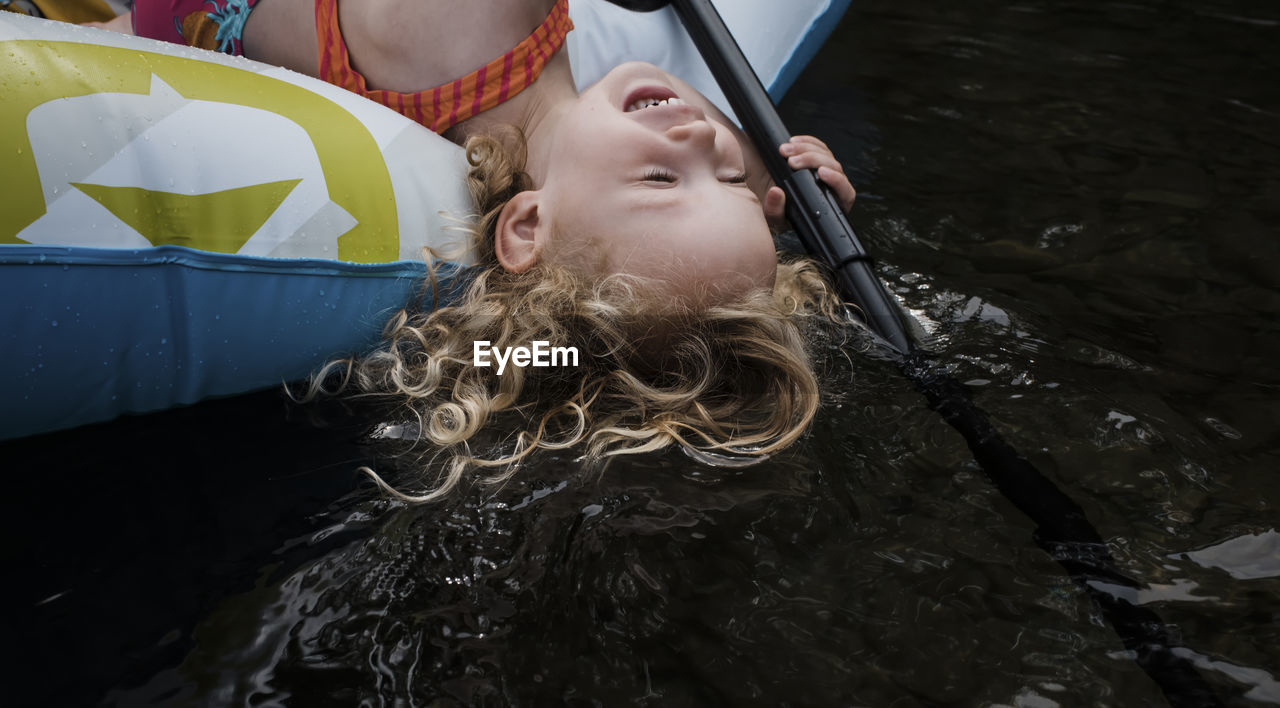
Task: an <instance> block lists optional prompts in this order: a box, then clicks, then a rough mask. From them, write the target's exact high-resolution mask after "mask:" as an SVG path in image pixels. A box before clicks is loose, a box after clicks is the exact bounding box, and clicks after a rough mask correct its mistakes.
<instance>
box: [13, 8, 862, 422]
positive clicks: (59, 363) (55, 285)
mask: <svg viewBox="0 0 1280 708" xmlns="http://www.w3.org/2000/svg"><path fill="white" fill-rule="evenodd" d="M715 4H716V6H717V7H718V8H719V10H720V12H721V14H722V15H723V16H724V17H725V21H726V23H727V24H728V25H729V27H730V29H731V30H733V32H734V34H735V36H736V37H737V38H738V41H739V44H740V45H741V46H742V48H743V51H744V52H745V53H746V54H747V56H748V58H749V59H750V60H751V62H752V64H753V65H754V67H755V68H756V71H757V73H758V74H759V75H760V77H761V80H762V81H763V82H764V83H765V85H766V86H767V87H768V88H769V90H770V93H771V94H772V95H773V96H774V99H775V100H777V99H778V98H780V97H781V96H782V94H783V93H784V92H785V91H786V89H787V88H788V87H789V86H790V84H791V83H792V81H794V79H795V78H796V76H797V75H798V74H799V72H800V70H801V69H802V68H803V67H804V66H805V65H806V64H807V63H808V62H809V60H810V59H811V58H812V57H813V55H814V53H815V52H816V51H817V50H818V48H819V47H820V46H821V44H822V42H823V41H824V40H825V39H826V37H827V36H828V35H829V34H830V32H831V30H832V29H833V28H834V26H835V24H836V22H837V21H838V20H839V18H840V17H841V15H843V13H844V11H845V9H846V7H847V6H848V0H790V1H789V2H786V3H781V2H776V0H717V2H716V3H715ZM571 7H572V9H571V16H572V18H573V21H574V24H575V26H576V29H575V30H574V31H573V32H571V33H570V34H569V38H568V40H567V47H568V49H567V50H568V52H569V56H570V59H571V62H572V64H573V66H574V71H575V77H576V79H577V81H578V84H579V86H581V87H585V86H587V85H590V84H591V83H593V82H594V81H596V80H597V79H599V78H600V77H601V76H603V75H604V73H605V72H607V71H608V70H609V69H610V68H612V67H613V66H615V65H617V64H619V63H621V62H623V61H631V60H641V61H649V62H652V63H654V64H657V65H659V66H661V67H662V68H664V69H666V70H667V71H669V72H671V73H673V74H675V75H677V76H680V77H682V78H684V79H685V80H686V81H689V83H691V84H692V85H694V86H695V87H696V88H697V89H698V90H700V91H702V92H703V93H704V94H706V95H707V96H708V97H710V98H711V99H712V100H713V101H715V102H716V103H718V104H719V105H720V106H721V107H722V108H723V109H725V111H726V112H727V113H730V115H732V113H731V112H730V111H729V108H728V106H727V105H726V104H725V101H724V98H723V94H721V92H720V91H719V88H718V87H717V86H716V85H715V81H714V80H713V79H712V77H711V75H710V72H709V71H708V70H707V68H706V66H705V64H704V63H703V62H702V60H701V58H700V57H699V56H698V53H697V51H696V49H695V48H694V47H693V45H692V43H691V42H690V41H689V39H688V37H687V35H686V34H685V33H684V30H683V28H682V27H681V25H680V23H679V21H678V19H677V18H676V17H675V14H674V13H673V12H672V11H671V10H669V9H668V10H661V11H658V12H654V13H633V12H629V11H627V10H623V9H621V8H619V7H617V6H615V5H612V4H610V3H607V2H605V1H604V0H573V3H572V6H571ZM0 156H2V157H0V166H3V167H2V172H0V174H2V175H3V185H0V297H2V298H3V300H2V302H3V304H2V305H0V439H3V438H12V437H19V436H25V435H31V434H35V433H40V432H46V431H52V430H57V429H61V428H67V427H72V426H76V425H82V424H85V423H91V422H96V421H103V420H109V419H111V418H114V417H116V416H118V415H120V414H123V413H141V412H147V411H154V410H161V409H165V408H170V407H173V406H176V405H183V404H190V403H194V402H196V401H199V400H201V399H204V398H207V397H211V396H225V395H232V394H237V393H244V392H247V391H251V390H255V389H261V388H265V387H271V386H278V385H280V384H281V383H282V382H284V381H290V380H297V379H301V378H305V377H306V376H307V375H308V374H309V373H311V372H312V371H314V370H315V369H316V368H317V367H318V366H319V365H321V364H323V363H324V362H325V361H327V360H328V359H330V358H332V357H335V356H340V355H345V354H350V353H356V352H362V351H367V350H368V349H369V348H371V347H373V346H375V345H376V343H377V341H378V337H379V334H380V332H381V330H382V327H383V325H384V324H385V322H386V320H387V318H388V317H389V316H390V315H391V314H392V313H394V312H396V311H397V310H399V309H400V308H401V307H403V306H404V305H405V304H406V303H407V302H410V301H411V300H412V299H413V298H416V297H420V296H421V292H422V288H421V286H422V281H423V275H424V273H425V269H426V265H425V263H424V262H423V255H422V247H423V246H425V245H431V246H433V247H436V248H445V249H449V248H451V247H455V249H456V247H458V246H459V245H460V244H461V241H462V239H461V236H459V235H458V231H457V230H456V226H457V220H458V219H465V218H467V216H468V215H469V214H470V213H471V211H472V209H471V204H470V202H469V199H468V197H467V195H466V191H465V189H464V187H463V180H462V177H463V173H464V170H465V166H466V165H465V160H464V158H463V155H462V150H461V148H459V147H458V146H456V145H453V144H452V143H450V142H448V141H446V140H444V139H443V138H441V137H439V136H437V135H435V134H434V133H432V132H431V131H429V130H427V129H425V128H423V127H421V126H419V125H417V124H416V123H413V122H412V121H409V120H408V119H406V118H404V117H402V116H400V115H399V114H397V113H395V112H393V111H391V110H389V109H386V108H384V107H383V106H380V105H378V104H375V103H373V102H371V101H368V100H365V99H364V98H362V97H359V96H356V95H354V94H351V93H348V92H346V91H344V90H342V89H339V88H337V87H335V86H331V85H329V84H326V83H324V82H322V81H318V80H316V79H312V78H310V77H307V76H303V75H300V74H297V73H294V72H290V71H287V70H284V69H280V68H278V67H273V66H269V65H266V64H261V63H257V62H252V61H248V60H245V59H242V58H234V57H227V56H224V55H221V54H216V53H212V52H206V51H202V50H196V49H191V48H187V47H180V46H176V45H172V44H166V43H163V42H156V41H152V40H147V39H141V38H137V37H129V36H125V35H119V34H115V33H111V32H105V31H101V30H95V29H88V28H82V27H77V26H73V25H67V24H62V23H57V22H50V21H45V20H39V19H33V18H30V17H26V16H23V15H19V14H16V13H6V12H0ZM466 264H467V257H466V255H465V254H464V253H459V255H458V257H457V263H456V264H449V265H447V266H446V268H447V269H448V270H447V272H448V273H457V272H459V271H460V270H461V268H462V266H465V265H466Z"/></svg>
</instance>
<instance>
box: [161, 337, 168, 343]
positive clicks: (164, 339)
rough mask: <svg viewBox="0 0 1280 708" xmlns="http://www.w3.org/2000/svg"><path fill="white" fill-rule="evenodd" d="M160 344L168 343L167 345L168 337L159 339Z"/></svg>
mask: <svg viewBox="0 0 1280 708" xmlns="http://www.w3.org/2000/svg"><path fill="white" fill-rule="evenodd" d="M160 343H161V344H168V343H169V338H168V337H161V338H160Z"/></svg>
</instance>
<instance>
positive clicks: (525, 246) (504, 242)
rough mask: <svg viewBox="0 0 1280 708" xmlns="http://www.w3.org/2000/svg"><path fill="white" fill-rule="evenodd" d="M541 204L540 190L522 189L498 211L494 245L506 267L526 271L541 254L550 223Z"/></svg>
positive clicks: (515, 271)
mask: <svg viewBox="0 0 1280 708" xmlns="http://www.w3.org/2000/svg"><path fill="white" fill-rule="evenodd" d="M541 208H542V193H541V192H536V191H532V192H520V193H519V194H517V195H516V196H514V197H512V198H511V201H509V202H507V203H506V205H505V206H503V207H502V211H501V212H500V213H499V214H498V225H497V228H496V230H495V232H494V243H493V249H494V251H495V252H496V254H497V256H498V262H499V263H501V264H502V267H503V268H505V269H506V270H507V271H509V272H511V273H523V272H525V271H526V270H529V269H530V268H532V267H533V265H534V264H535V263H537V262H538V259H539V258H540V257H541V256H542V249H543V248H544V247H545V246H546V243H547V237H548V235H549V231H550V225H549V222H548V220H547V219H544V218H543V215H542V214H541V213H540V209H541Z"/></svg>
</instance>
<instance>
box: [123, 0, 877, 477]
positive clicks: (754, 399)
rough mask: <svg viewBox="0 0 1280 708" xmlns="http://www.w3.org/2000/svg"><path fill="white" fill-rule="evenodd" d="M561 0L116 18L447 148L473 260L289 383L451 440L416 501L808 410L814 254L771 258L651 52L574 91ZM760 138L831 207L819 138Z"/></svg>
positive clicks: (705, 440) (758, 426) (791, 421)
mask: <svg viewBox="0 0 1280 708" xmlns="http://www.w3.org/2000/svg"><path fill="white" fill-rule="evenodd" d="M567 2H568V0H555V1H554V2H552V0H490V1H489V2H484V3H480V2H466V3H458V2H456V1H454V0H361V1H360V2H342V3H337V1H336V0H137V2H135V4H134V10H133V13H132V16H131V18H130V20H128V21H126V20H124V19H118V20H117V21H113V22H115V26H114V27H113V28H116V29H119V28H122V27H123V26H124V25H125V24H126V22H129V23H131V28H132V29H133V30H134V31H136V32H138V33H139V34H144V35H147V36H152V37H157V38H161V39H170V40H173V41H184V42H187V43H191V44H197V45H202V46H207V47H210V48H216V49H219V50H222V51H228V52H231V53H243V54H246V55H247V56H249V57H250V58H253V59H258V60H261V61H265V62H268V63H274V64H278V65H282V66H285V67H288V68H291V69H294V70H296V71H300V72H303V73H307V74H311V75H313V76H318V77H320V78H322V79H325V80H327V81H330V82H332V83H335V84H337V85H339V86H343V87H346V88H348V89H350V90H352V91H355V92H357V93H361V94H363V95H365V96H367V97H369V98H371V99H373V100H375V101H378V102H380V103H383V104H385V105H387V106H390V107H391V108H393V109H395V110H398V111H400V112H401V113H404V114H405V115H408V116H409V117H411V118H413V119H414V120H417V121H418V122H420V123H422V124H423V125H426V126H427V127H429V128H431V129H432V130H435V131H436V132H439V133H441V134H443V135H444V136H445V137H447V138H449V139H451V140H453V141H454V142H457V143H459V144H462V145H464V146H465V147H466V149H467V153H468V158H469V160H470V162H471V165H472V168H471V171H470V175H469V179H470V186H471V189H472V193H473V196H474V197H475V201H476V204H477V207H478V208H479V210H480V219H479V224H478V227H477V231H476V243H475V248H476V251H477V258H478V261H479V263H480V266H481V267H482V268H483V270H482V271H481V272H480V274H479V275H478V276H476V277H475V278H474V279H473V280H472V282H471V284H470V285H469V286H468V288H467V292H466V294H465V296H464V297H463V298H462V299H461V301H460V303H459V304H457V305H454V306H451V307H445V308H440V309H436V310H434V311H432V312H427V313H418V314H413V313H409V312H407V311H406V312H402V313H401V314H400V315H399V316H398V317H397V318H395V319H394V320H393V322H392V323H391V324H390V325H389V327H388V330H387V332H388V341H387V344H386V347H385V348H384V349H383V350H381V351H378V352H376V353H374V354H372V355H369V356H367V357H364V358H362V359H352V360H345V361H341V362H334V363H332V364H330V365H329V366H328V367H326V369H325V370H324V371H323V372H322V373H321V374H320V375H318V376H317V377H315V378H314V379H313V383H312V387H311V390H310V395H313V396H314V395H316V394H318V393H321V392H332V391H333V390H334V388H335V386H336V387H338V388H356V389H358V390H359V391H362V392H365V393H369V394H375V393H376V394H382V395H389V396H391V397H392V399H393V400H396V401H398V402H400V403H402V404H404V406H405V408H404V409H405V410H406V411H411V412H412V414H413V415H414V416H416V418H417V421H418V426H417V427H418V429H419V432H420V437H421V438H424V439H427V440H429V441H430V442H431V443H433V444H434V449H436V450H440V451H443V452H445V453H446V454H448V455H450V456H451V462H450V464H448V465H446V466H445V468H444V469H443V473H442V475H441V477H440V478H439V479H438V480H437V482H436V483H435V484H433V485H431V487H430V488H429V489H428V491H427V492H426V493H425V494H424V495H422V496H420V497H414V498H415V499H420V500H425V499H432V498H436V497H438V496H440V495H443V494H445V493H447V492H448V491H449V490H450V489H451V488H452V487H454V486H455V485H456V484H457V483H458V482H459V481H460V480H461V479H462V477H463V473H464V471H465V470H466V469H467V468H468V467H470V466H472V465H477V466H481V467H488V468H492V469H493V470H495V471H494V472H493V473H491V474H489V475H487V476H485V477H484V479H485V480H487V481H501V480H503V479H505V478H506V477H507V476H509V475H510V473H511V471H512V470H513V467H514V464H515V463H518V462H519V461H521V460H523V459H524V458H525V457H526V456H527V455H529V454H530V453H532V452H533V451H535V450H537V449H552V448H562V447H569V446H572V445H577V444H578V443H585V444H586V446H587V453H588V456H589V457H593V458H599V457H602V456H608V455H615V454H622V453H634V452H645V451H649V450H655V449H659V448H662V447H665V446H667V445H670V444H673V443H674V444H678V445H681V446H682V447H683V448H684V449H685V450H687V451H690V452H694V453H695V454H701V455H702V456H703V457H704V458H706V454H707V453H710V454H712V455H716V454H721V453H725V452H728V453H732V454H737V455H744V456H747V457H752V458H761V457H765V456H767V455H769V454H770V453H772V452H773V451H776V450H779V449H781V448H783V447H785V446H786V445H788V444H790V443H791V442H792V441H794V440H795V439H796V438H797V437H798V436H799V435H800V434H801V433H802V432H803V430H804V428H805V427H806V426H807V424H808V422H809V420H810V419H811V418H812V417H813V415H814V412H815V411H816V406H817V387H816V382H815V380H814V376H813V373H812V370H811V367H810V364H809V358H808V355H807V352H806V347H805V341H806V340H805V338H804V336H802V334H803V332H802V328H803V327H804V326H805V325H806V323H809V322H811V321H813V320H814V319H815V315H821V316H825V317H826V318H827V319H830V320H835V319H837V317H836V314H837V312H838V311H839V309H840V307H839V303H838V301H837V300H836V298H834V296H833V295H832V294H831V291H830V289H829V288H828V287H827V286H826V284H825V282H824V281H823V280H822V278H821V277H820V276H819V274H818V272H817V270H816V268H815V267H814V265H813V264H812V263H808V262H802V263H784V264H781V265H780V264H779V263H778V260H777V257H776V255H775V252H774V248H773V240H772V235H771V232H770V222H773V223H778V222H780V220H781V217H782V214H783V208H784V203H783V202H784V200H783V194H782V190H780V189H779V188H777V187H776V186H773V185H772V184H771V183H770V181H769V179H768V176H767V174H766V173H765V171H764V169H763V165H762V163H761V161H760V159H759V156H758V155H756V154H755V152H754V151H753V150H752V149H751V147H750V144H749V142H748V141H747V140H746V138H745V136H744V135H743V134H742V133H741V131H739V130H738V129H737V128H736V127H734V126H733V124H732V123H731V122H730V121H729V120H727V119H726V118H725V117H724V115H723V114H721V113H720V111H719V110H717V109H716V108H715V107H714V106H713V105H712V104H711V103H710V102H709V101H708V100H707V99H705V98H704V97H703V96H702V95H701V94H699V93H698V92H697V91H696V90H694V89H693V88H692V87H690V86H689V85H688V84H686V83H684V82H683V81H681V80H680V79H678V78H676V77H674V76H671V75H670V74H667V73H666V72H663V71H662V70H660V69H658V68H657V67H654V66H652V65H649V64H642V63H628V64H623V65H621V66H619V67H617V68H615V69H614V70H612V71H611V72H609V73H608V74H607V75H606V76H605V77H604V78H603V79H601V80H600V81H599V82H598V83H596V84H595V85H594V86H592V87H590V88H589V89H587V90H586V91H584V92H582V93H581V94H579V93H578V91H577V90H576V88H575V86H574V82H573V77H572V74H571V71H570V67H569V59H568V55H567V53H565V52H560V51H559V49H560V47H561V46H562V45H563V42H564V37H565V35H566V34H567V33H568V31H569V30H570V29H571V28H572V23H571V22H570V21H569V18H568V5H567ZM122 17H124V16H122ZM124 28H125V29H128V28H127V27H124ZM504 51H505V53H502V54H499V52H504ZM495 56H497V58H496V59H495V58H493V57H495ZM458 77H461V78H458ZM424 86H427V87H434V88H426V89H424V88H423V87H424ZM512 128H514V130H512ZM779 149H780V152H781V153H782V154H783V155H785V156H787V157H788V158H789V164H790V165H791V166H792V167H793V168H795V169H806V168H807V169H816V170H817V172H818V176H819V178H820V179H822V180H823V181H824V182H826V183H827V184H828V185H829V186H831V187H832V188H833V190H834V191H835V193H836V194H837V196H838V197H839V198H840V200H841V202H842V205H843V206H844V208H845V209H848V208H849V207H850V206H851V205H852V202H853V199H854V190H853V187H852V185H850V183H849V181H848V179H847V178H846V177H845V176H844V174H843V171H842V169H841V167H840V165H839V164H838V163H837V162H836V160H835V159H834V157H833V156H832V155H831V152H830V151H829V150H828V149H827V148H826V146H825V145H824V144H823V143H822V142H820V141H818V140H816V139H814V138H810V137H807V136H800V137H796V138H793V139H792V140H791V141H790V142H789V143H787V144H785V145H783V146H781V147H780V148H779ZM478 341H488V342H490V344H491V346H492V347H495V348H498V349H502V348H503V347H507V346H512V347H514V346H529V345H531V344H532V343H533V342H535V341H546V342H550V344H551V345H552V346H558V347H569V346H573V347H577V348H578V349H579V351H580V354H581V355H580V359H579V362H580V365H579V366H577V367H573V368H560V369H538V368H529V369H521V368H516V369H511V368H508V369H507V370H506V371H505V372H504V374H503V375H501V376H500V375H498V374H497V373H496V371H495V370H494V369H492V368H488V367H477V366H474V365H473V361H472V351H473V346H474V344H475V342H478ZM511 413H514V414H515V415H514V416H508V415H504V414H511ZM508 417H511V418H514V420H510V421H508V420H506V418H508ZM499 420H502V421H503V422H502V424H498V421H499ZM513 425H514V429H516V430H518V433H517V434H516V435H515V437H514V439H513V440H512V441H509V443H508V444H507V445H506V446H505V448H503V449H504V452H502V453H501V454H498V455H497V456H496V457H494V458H492V459H482V458H480V457H478V456H476V455H474V454H472V452H471V449H470V443H473V442H476V441H478V438H477V437H476V436H477V434H478V433H479V432H480V431H481V430H485V429H491V430H510V429H513V428H512V426H513ZM708 459H709V458H708ZM375 478H376V477H375ZM379 481H380V480H379Z"/></svg>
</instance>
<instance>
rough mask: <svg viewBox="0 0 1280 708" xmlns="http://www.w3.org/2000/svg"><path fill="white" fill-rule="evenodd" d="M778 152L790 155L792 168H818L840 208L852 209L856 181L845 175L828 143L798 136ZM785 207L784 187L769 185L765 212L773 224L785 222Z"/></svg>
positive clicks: (785, 155)
mask: <svg viewBox="0 0 1280 708" xmlns="http://www.w3.org/2000/svg"><path fill="white" fill-rule="evenodd" d="M778 152H779V153H780V154H781V155H782V156H783V157H785V158H787V164H788V165H790V166H791V169H793V170H813V169H816V170H817V171H818V179H819V180H821V181H822V183H823V184H825V185H827V186H828V187H830V188H831V191H832V192H833V193H835V196H836V199H837V200H838V201H839V202H840V208H841V209H843V210H844V211H846V212H847V211H849V210H850V209H851V208H853V200H854V199H855V198H856V197H857V196H858V193H857V192H856V191H855V190H854V188H853V184H852V183H850V182H849V178H848V177H846V176H845V174H844V168H843V167H841V166H840V163H839V162H837V161H836V158H835V155H832V154H831V148H829V147H827V144H826V143H824V142H822V141H821V140H819V139H817V138H815V137H813V136H811V135H796V136H793V137H792V138H791V140H790V141H789V142H786V143H783V144H782V145H781V146H780V147H779V148H778ZM785 209H786V195H785V194H784V193H783V191H782V188H781V187H776V186H774V187H770V188H769V191H768V192H767V193H766V194H765V198H764V215H765V217H766V218H767V219H768V220H769V222H770V223H774V224H776V223H780V222H782V220H783V218H784V214H785Z"/></svg>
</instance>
